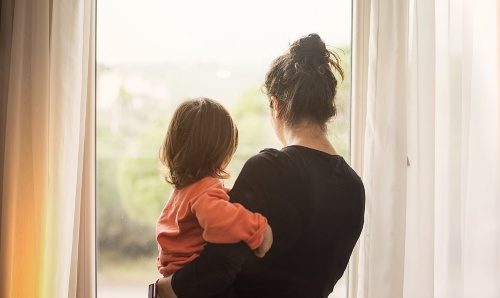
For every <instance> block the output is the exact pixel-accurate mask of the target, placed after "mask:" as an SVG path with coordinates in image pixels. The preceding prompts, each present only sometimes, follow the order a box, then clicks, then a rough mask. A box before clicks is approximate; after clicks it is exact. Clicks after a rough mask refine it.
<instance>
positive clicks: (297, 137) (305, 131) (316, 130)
mask: <svg viewBox="0 0 500 298" xmlns="http://www.w3.org/2000/svg"><path fill="white" fill-rule="evenodd" d="M282 131H283V140H282V143H283V145H284V146H291V145H298V146H303V147H308V148H311V149H315V150H319V151H323V152H326V153H328V154H334V155H336V154H337V151H336V150H335V148H334V147H333V145H332V143H330V141H329V140H328V137H327V136H326V132H325V131H324V130H323V129H322V128H321V127H320V126H319V125H317V124H311V123H301V124H300V125H296V126H294V127H287V126H285V127H283V128H282Z"/></svg>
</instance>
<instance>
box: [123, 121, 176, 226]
mask: <svg viewBox="0 0 500 298" xmlns="http://www.w3.org/2000/svg"><path fill="white" fill-rule="evenodd" d="M164 135H165V131H164V128H163V127H159V126H152V127H151V129H150V130H147V131H145V132H144V133H142V134H140V135H139V136H138V137H137V138H136V139H135V141H134V142H133V143H132V144H130V145H129V147H128V148H127V150H126V152H125V153H124V156H123V159H122V161H121V163H120V168H119V176H118V185H119V187H120V199H121V202H122V206H123V208H124V209H125V211H126V212H127V215H129V216H130V217H131V218H132V219H134V220H136V221H137V222H140V223H143V224H146V225H154V224H155V223H156V220H157V219H158V216H159V214H160V212H161V210H162V209H163V206H164V205H165V203H166V201H167V199H168V196H169V194H170V192H171V189H172V188H171V187H170V185H169V184H167V183H166V182H165V181H164V180H163V179H162V177H161V176H160V171H159V161H158V149H159V147H160V144H161V142H162V140H163V137H164Z"/></svg>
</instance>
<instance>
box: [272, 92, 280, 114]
mask: <svg viewBox="0 0 500 298" xmlns="http://www.w3.org/2000/svg"><path fill="white" fill-rule="evenodd" d="M271 113H272V115H273V118H274V119H279V118H280V116H281V115H280V114H281V113H280V109H279V101H278V99H277V98H276V97H274V96H271Z"/></svg>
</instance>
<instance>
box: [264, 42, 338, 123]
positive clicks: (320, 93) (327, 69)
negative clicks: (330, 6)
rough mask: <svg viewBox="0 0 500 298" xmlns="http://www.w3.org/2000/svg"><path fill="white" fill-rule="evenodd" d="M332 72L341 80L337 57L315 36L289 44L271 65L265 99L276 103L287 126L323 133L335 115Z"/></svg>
mask: <svg viewBox="0 0 500 298" xmlns="http://www.w3.org/2000/svg"><path fill="white" fill-rule="evenodd" d="M332 68H333V69H335V70H336V71H337V72H338V73H339V74H340V76H341V77H342V79H344V72H343V70H342V68H341V67H340V58H339V56H338V55H337V54H336V53H334V52H332V51H330V50H327V48H326V46H325V43H324V42H323V40H322V39H321V37H319V35H318V34H315V33H312V34H309V35H308V36H303V37H302V38H300V39H299V40H297V41H295V42H294V43H292V44H291V45H290V48H289V49H288V51H286V52H285V53H284V54H283V55H281V56H279V57H278V58H276V59H275V60H274V61H273V62H272V64H271V68H270V69H269V71H268V72H267V74H266V81H265V84H264V87H265V90H266V93H267V95H268V96H269V97H271V96H274V97H276V99H277V100H278V102H279V108H280V115H281V118H282V119H283V120H284V121H285V123H286V124H287V125H290V126H294V125H296V124H299V123H300V122H301V121H303V120H306V121H311V122H314V123H317V124H319V125H321V127H322V128H323V130H325V129H326V123H327V122H328V120H330V119H331V118H332V117H333V116H335V114H336V106H335V101H334V98H335V94H336V92H337V79H336V78H335V76H334V75H333V70H332ZM271 104H272V103H271Z"/></svg>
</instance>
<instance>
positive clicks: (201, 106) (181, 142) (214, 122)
mask: <svg viewBox="0 0 500 298" xmlns="http://www.w3.org/2000/svg"><path fill="white" fill-rule="evenodd" d="M237 147H238V129H237V128H236V125H235V124H234V122H233V120H232V118H231V116H230V115H229V113H228V112H227V110H226V109H225V108H224V107H223V106H222V105H221V104H220V103H218V102H216V101H215V100H212V99H208V98H197V99H191V100H187V101H184V102H182V103H181V104H180V105H179V106H178V107H177V109H176V110H175V112H174V115H173V116H172V120H171V121H170V125H169V127H168V131H167V135H166V136H165V140H164V142H163V144H162V146H161V147H160V162H161V164H162V165H164V166H165V167H166V168H167V169H168V170H167V171H164V173H163V177H164V178H165V181H167V182H168V183H170V184H172V185H173V186H174V187H175V188H177V189H181V188H183V187H186V186H188V185H190V184H192V183H194V182H196V181H198V180H200V179H202V178H204V177H214V178H220V179H224V178H228V177H229V174H228V173H226V172H225V171H224V166H226V163H228V162H229V161H230V159H231V157H232V156H233V154H234V152H235V151H236V148H237Z"/></svg>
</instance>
